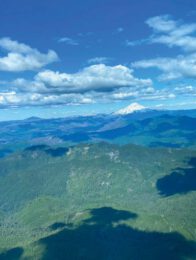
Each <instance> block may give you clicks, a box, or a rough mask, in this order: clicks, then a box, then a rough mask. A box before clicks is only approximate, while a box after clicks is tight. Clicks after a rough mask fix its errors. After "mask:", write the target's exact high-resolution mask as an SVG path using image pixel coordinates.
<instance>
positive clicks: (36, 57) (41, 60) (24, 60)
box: [0, 38, 58, 72]
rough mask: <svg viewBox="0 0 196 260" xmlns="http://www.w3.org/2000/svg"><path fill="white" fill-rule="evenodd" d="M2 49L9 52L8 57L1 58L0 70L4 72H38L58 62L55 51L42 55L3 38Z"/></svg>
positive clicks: (0, 43) (26, 46) (0, 41)
mask: <svg viewBox="0 0 196 260" xmlns="http://www.w3.org/2000/svg"><path fill="white" fill-rule="evenodd" d="M0 48H1V49H3V50H5V51H7V52H8V53H7V56H3V57H1V56H0V70H2V71H13V72H19V71H26V70H37V69H40V68H42V67H44V66H46V65H47V64H49V63H52V62H55V61H57V60H58V55H57V54H56V52H55V51H53V50H49V51H48V52H47V53H41V52H39V51H38V50H37V49H33V48H31V47H30V46H28V45H26V44H23V43H19V42H17V41H13V40H11V39H10V38H1V39H0Z"/></svg>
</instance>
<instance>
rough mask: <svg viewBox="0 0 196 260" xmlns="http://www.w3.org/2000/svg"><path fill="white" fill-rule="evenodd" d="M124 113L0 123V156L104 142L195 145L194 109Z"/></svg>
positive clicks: (195, 112) (195, 115)
mask: <svg viewBox="0 0 196 260" xmlns="http://www.w3.org/2000/svg"><path fill="white" fill-rule="evenodd" d="M133 107H134V108H136V107H137V108H138V106H137V105H136V104H135V105H133V106H132V107H131V110H129V109H128V110H129V112H131V113H127V109H126V110H124V111H125V114H122V111H121V113H120V114H119V113H117V114H109V115H104V114H100V115H95V116H80V117H79V116H78V117H68V118H57V119H41V118H37V117H31V118H28V119H25V120H20V121H8V122H0V156H5V155H7V154H9V153H11V152H12V151H13V150H18V149H23V148H25V147H26V146H29V145H36V144H47V145H58V144H64V145H67V146H69V145H75V144H78V143H81V142H91V143H92V142H99V141H107V142H110V143H116V144H129V143H134V144H138V145H144V146H149V147H151V146H153V147H165V146H166V147H192V148H194V147H195V146H196V131H195V129H196V110H150V109H140V107H139V110H138V109H137V110H136V111H133Z"/></svg>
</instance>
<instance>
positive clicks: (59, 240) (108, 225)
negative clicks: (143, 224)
mask: <svg viewBox="0 0 196 260" xmlns="http://www.w3.org/2000/svg"><path fill="white" fill-rule="evenodd" d="M90 213H91V217H90V218H89V219H87V220H86V221H84V222H83V223H82V224H81V225H80V226H78V227H75V228H69V227H64V228H62V229H61V230H60V231H59V232H57V233H56V234H53V235H51V236H48V237H46V238H43V239H41V240H39V241H38V243H40V244H42V245H43V246H44V248H45V252H44V255H43V257H42V260H53V259H55V260H61V259H62V260H64V259H69V260H72V259H73V260H76V259H83V260H93V259H94V260H96V259H97V260H100V259H102V260H109V259H112V260H126V259H127V260H130V259H134V260H146V259H148V260H166V259H167V260H184V259H186V258H189V259H194V258H195V257H196V243H194V242H192V241H187V240H186V239H185V238H184V237H183V236H182V235H180V234H179V233H160V232H145V231H140V230H138V229H134V228H132V227H130V226H127V225H126V224H125V223H122V221H125V220H127V219H129V218H130V219H132V218H136V216H137V215H136V214H134V213H130V212H128V211H121V210H115V209H112V208H98V209H93V210H91V211H90Z"/></svg>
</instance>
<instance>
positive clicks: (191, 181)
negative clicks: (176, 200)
mask: <svg viewBox="0 0 196 260" xmlns="http://www.w3.org/2000/svg"><path fill="white" fill-rule="evenodd" d="M188 165H189V166H188V167H187V168H177V169H176V170H175V171H174V172H172V173H171V174H170V175H167V176H164V177H163V178H161V179H158V180H157V184H156V186H157V189H158V190H159V193H160V195H162V196H172V195H174V194H183V193H187V192H190V191H195V190H196V158H191V159H190V160H189V162H188Z"/></svg>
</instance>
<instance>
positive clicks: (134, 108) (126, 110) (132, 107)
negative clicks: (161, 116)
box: [115, 103, 146, 115]
mask: <svg viewBox="0 0 196 260" xmlns="http://www.w3.org/2000/svg"><path fill="white" fill-rule="evenodd" d="M143 109H146V107H144V106H142V105H140V104H138V103H132V104H130V105H129V106H127V107H125V108H122V109H120V110H118V111H117V112H115V114H117V115H127V114H131V113H133V112H135V111H139V110H143Z"/></svg>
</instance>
